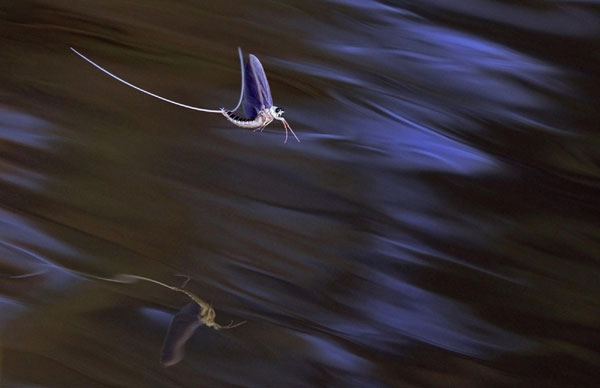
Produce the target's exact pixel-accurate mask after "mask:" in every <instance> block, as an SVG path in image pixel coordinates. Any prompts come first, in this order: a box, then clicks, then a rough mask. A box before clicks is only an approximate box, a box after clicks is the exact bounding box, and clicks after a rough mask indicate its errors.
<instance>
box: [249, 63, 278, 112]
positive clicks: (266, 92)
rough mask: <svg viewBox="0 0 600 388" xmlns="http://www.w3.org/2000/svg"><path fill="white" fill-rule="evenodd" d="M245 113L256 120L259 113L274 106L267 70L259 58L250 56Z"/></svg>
mask: <svg viewBox="0 0 600 388" xmlns="http://www.w3.org/2000/svg"><path fill="white" fill-rule="evenodd" d="M244 73H245V77H246V80H245V83H246V84H245V88H244V112H245V113H246V116H247V117H248V118H249V119H254V118H255V117H256V115H257V114H258V112H260V111H261V110H263V109H268V108H270V107H272V106H273V97H271V89H270V88H269V81H267V76H266V75H265V70H264V69H263V67H262V65H261V64H260V61H259V60H258V58H256V57H255V56H254V55H252V54H250V55H249V56H248V62H247V63H246V68H245V71H244Z"/></svg>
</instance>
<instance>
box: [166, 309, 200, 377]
mask: <svg viewBox="0 0 600 388" xmlns="http://www.w3.org/2000/svg"><path fill="white" fill-rule="evenodd" d="M198 314H200V306H198V305H197V304H196V303H189V304H187V305H185V306H184V307H183V308H182V309H181V310H179V312H178V313H177V314H175V316H174V317H173V320H172V321H171V324H170V325H169V330H168V331H167V337H166V338H165V343H164V344H163V348H162V350H161V352H160V363H161V364H162V365H163V366H171V365H175V364H177V363H178V362H179V361H181V360H183V356H184V355H185V344H186V342H187V341H188V340H189V339H190V338H191V337H192V335H194V332H195V331H196V329H197V328H198V327H199V326H200V325H201V324H202V322H200V320H199V319H198Z"/></svg>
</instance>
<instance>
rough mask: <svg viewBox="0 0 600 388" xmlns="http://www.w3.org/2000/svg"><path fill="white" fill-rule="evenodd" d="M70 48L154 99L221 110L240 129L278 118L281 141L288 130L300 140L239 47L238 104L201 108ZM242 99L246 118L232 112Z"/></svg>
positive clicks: (261, 71)
mask: <svg viewBox="0 0 600 388" xmlns="http://www.w3.org/2000/svg"><path fill="white" fill-rule="evenodd" d="M71 50H73V52H74V53H75V54H77V55H79V56H80V57H81V58H83V59H84V60H86V61H87V62H89V63H91V64H92V65H93V66H95V67H96V68H98V69H99V70H101V71H103V72H104V73H106V74H108V75H109V76H111V77H113V78H114V79H116V80H117V81H119V82H122V83H124V84H125V85H127V86H129V87H132V88H134V89H136V90H138V91H140V92H142V93H145V94H148V95H150V96H152V97H154V98H158V99H160V100H163V101H166V102H169V103H171V104H175V105H178V106H181V107H183V108H187V109H193V110H197V111H200V112H207V113H221V114H222V115H223V116H225V118H227V120H229V121H230V122H232V123H233V124H234V125H236V126H238V127H241V128H250V129H254V130H255V131H257V130H260V131H262V130H263V129H264V128H265V127H266V126H267V125H269V124H271V122H273V120H278V121H281V123H282V124H283V128H284V129H285V141H284V143H286V142H287V140H288V131H289V132H291V133H292V135H293V136H294V138H295V139H296V140H297V141H298V142H300V139H298V137H297V136H296V134H295V133H294V131H293V130H292V127H290V125H289V124H288V122H287V121H286V120H285V119H284V118H283V113H284V112H285V111H284V110H283V109H282V108H279V107H276V106H274V105H273V97H272V96H271V89H270V88H269V82H268V81H267V76H266V75H265V71H264V69H263V67H262V64H261V63H260V61H259V60H258V58H257V57H256V56H254V55H252V54H250V55H249V57H248V62H247V63H246V65H245V66H244V59H243V55H242V50H241V49H240V48H238V53H239V56H240V64H241V68H242V89H241V92H240V99H239V101H238V104H237V105H236V107H235V108H233V109H225V108H221V109H204V108H198V107H195V106H191V105H185V104H182V103H180V102H176V101H172V100H169V99H167V98H165V97H161V96H159V95H157V94H154V93H151V92H149V91H147V90H144V89H142V88H140V87H139V86H135V85H133V84H132V83H130V82H128V81H125V80H124V79H122V78H120V77H118V76H116V75H114V74H113V73H111V72H109V71H108V70H106V69H104V68H103V67H101V66H100V65H98V64H96V63H95V62H93V61H92V60H91V59H89V58H87V57H86V56H84V55H83V54H81V53H80V52H79V51H77V50H75V49H74V48H73V47H71ZM242 102H244V112H245V114H246V116H247V118H241V117H238V116H237V115H235V114H234V112H235V111H236V110H237V109H238V108H239V107H240V105H241V104H242Z"/></svg>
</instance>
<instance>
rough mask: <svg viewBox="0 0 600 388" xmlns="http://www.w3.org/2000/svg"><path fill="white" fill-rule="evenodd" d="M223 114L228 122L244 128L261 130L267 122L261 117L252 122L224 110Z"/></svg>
mask: <svg viewBox="0 0 600 388" xmlns="http://www.w3.org/2000/svg"><path fill="white" fill-rule="evenodd" d="M221 113H222V114H223V116H225V117H226V118H227V120H229V121H231V122H232V123H233V124H235V125H237V126H238V127H242V128H259V127H261V126H262V125H263V124H264V121H265V120H264V119H263V118H262V117H261V116H260V115H259V116H257V117H256V118H255V119H252V120H251V119H245V118H243V117H239V116H236V115H235V114H233V112H231V111H228V110H224V109H223V110H222V111H221Z"/></svg>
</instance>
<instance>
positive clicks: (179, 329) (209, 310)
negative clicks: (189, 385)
mask: <svg viewBox="0 0 600 388" xmlns="http://www.w3.org/2000/svg"><path fill="white" fill-rule="evenodd" d="M0 245H4V246H5V247H7V248H11V249H14V250H17V251H18V252H21V253H24V254H26V255H28V256H30V257H32V258H34V259H36V260H38V261H40V262H41V263H42V264H44V265H45V266H47V267H51V268H55V269H58V270H59V271H62V272H65V273H67V274H70V275H73V276H75V277H80V278H84V279H96V280H102V281H106V282H113V283H126V284H127V283H134V282H136V281H138V280H143V281H146V282H151V283H154V284H158V285H159V286H162V287H166V288H168V289H170V290H173V291H176V292H180V293H182V294H185V295H186V296H187V297H188V298H190V299H191V301H192V302H191V303H188V304H187V305H185V306H184V307H183V308H182V309H181V310H179V311H178V312H177V314H175V315H174V316H173V319H172V320H171V324H170V325H169V329H168V330H167V335H166V337H165V341H164V343H163V347H162V350H161V352H160V363H161V364H162V365H163V366H171V365H175V364H177V363H178V362H179V361H181V360H183V358H184V355H185V344H186V343H187V341H188V340H189V339H190V338H191V337H192V335H193V334H194V332H195V331H196V329H198V328H199V327H200V326H202V325H205V326H207V327H210V328H211V329H215V330H225V329H233V328H234V327H238V326H240V325H243V324H244V323H246V321H242V322H238V323H233V321H231V322H230V323H229V324H228V325H220V324H218V323H217V322H215V318H216V315H217V314H216V313H215V310H214V309H213V307H212V306H211V305H210V304H209V303H208V302H206V301H205V300H204V299H202V298H200V297H199V296H198V295H196V294H194V293H193V292H191V291H187V290H185V286H186V285H187V283H188V282H189V280H190V278H189V277H188V276H185V277H186V280H185V281H184V282H183V284H182V285H181V286H180V287H175V286H170V285H168V284H165V283H163V282H159V281H158V280H154V279H151V278H147V277H144V276H138V275H130V274H118V275H116V276H114V277H112V278H105V277H101V276H96V275H91V274H87V273H83V272H79V271H76V270H74V269H67V268H64V267H60V266H58V265H56V264H54V263H52V262H51V261H49V260H47V259H45V258H43V257H41V256H39V255H37V254H35V253H33V252H31V251H29V250H27V249H25V248H21V247H19V246H17V245H14V244H11V243H9V242H4V241H0ZM47 271H48V270H47V269H43V270H40V271H35V272H30V273H26V274H22V275H15V276H8V278H11V279H22V278H28V277H32V276H38V275H42V274H44V273H46V272H47ZM178 276H183V275H178ZM0 278H1V277H0Z"/></svg>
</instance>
